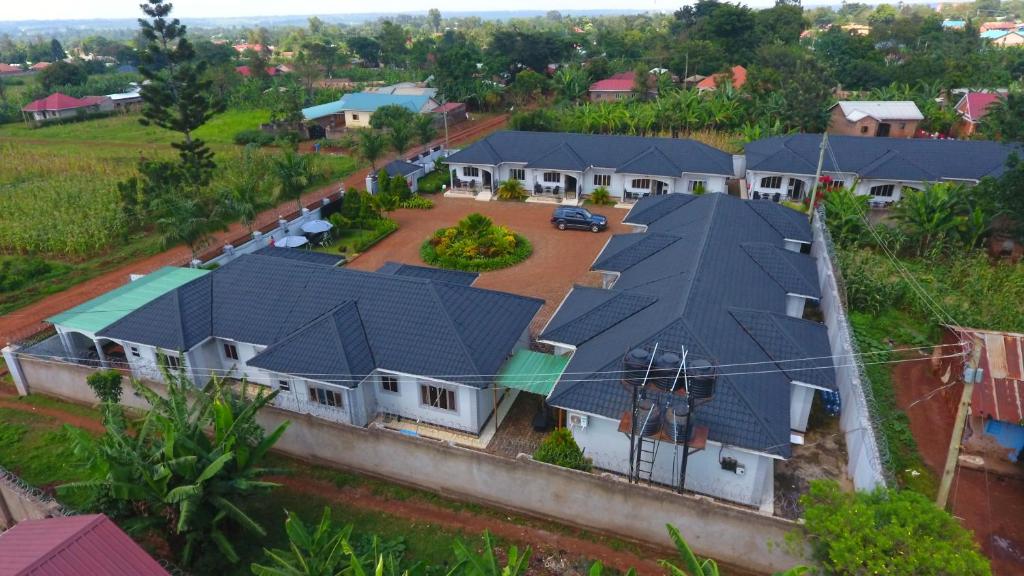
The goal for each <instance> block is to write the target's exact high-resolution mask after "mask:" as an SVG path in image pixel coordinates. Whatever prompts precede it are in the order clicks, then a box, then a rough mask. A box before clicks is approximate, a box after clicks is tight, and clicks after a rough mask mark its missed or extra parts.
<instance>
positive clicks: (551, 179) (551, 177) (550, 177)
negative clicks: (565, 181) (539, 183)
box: [541, 172, 562, 184]
mask: <svg viewBox="0 0 1024 576" xmlns="http://www.w3.org/2000/svg"><path fill="white" fill-rule="evenodd" d="M541 178H542V179H543V180H544V183H545V184H561V183H562V173H561V172H545V173H544V175H543V176H542V177H541Z"/></svg>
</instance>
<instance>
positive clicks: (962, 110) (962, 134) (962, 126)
mask: <svg viewBox="0 0 1024 576" xmlns="http://www.w3.org/2000/svg"><path fill="white" fill-rule="evenodd" d="M999 97H1000V96H999V94H997V93H995V92H968V93H967V94H964V97H963V98H961V99H960V102H957V105H956V112H957V114H959V115H960V121H959V122H957V124H956V126H954V127H953V132H954V133H955V134H956V136H957V137H959V138H967V137H968V136H970V135H972V134H974V132H975V130H977V128H978V124H979V123H981V119H982V118H984V117H985V114H986V113H988V107H989V106H991V105H992V104H995V103H996V102H997V101H998V100H999Z"/></svg>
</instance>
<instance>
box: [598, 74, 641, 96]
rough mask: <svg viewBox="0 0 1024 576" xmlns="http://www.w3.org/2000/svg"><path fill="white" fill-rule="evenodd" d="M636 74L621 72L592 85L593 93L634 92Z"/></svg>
mask: <svg viewBox="0 0 1024 576" xmlns="http://www.w3.org/2000/svg"><path fill="white" fill-rule="evenodd" d="M635 82H636V72H620V73H618V74H616V75H614V76H612V77H611V78H605V79H604V80H598V81H597V82H594V83H593V84H591V85H590V91H591V92H632V91H633V84H634V83H635Z"/></svg>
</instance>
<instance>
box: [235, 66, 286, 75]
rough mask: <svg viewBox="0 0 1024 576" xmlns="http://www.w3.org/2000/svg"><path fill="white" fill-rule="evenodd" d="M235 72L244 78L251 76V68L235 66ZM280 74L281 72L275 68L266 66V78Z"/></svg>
mask: <svg viewBox="0 0 1024 576" xmlns="http://www.w3.org/2000/svg"><path fill="white" fill-rule="evenodd" d="M235 71H237V72H238V73H239V74H241V75H242V76H245V77H246V78H248V77H250V76H252V68H250V67H248V66H236V67H235ZM280 73H281V71H280V70H278V69H277V68H275V67H273V66H267V76H277V75H278V74H280Z"/></svg>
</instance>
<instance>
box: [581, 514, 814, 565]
mask: <svg viewBox="0 0 1024 576" xmlns="http://www.w3.org/2000/svg"><path fill="white" fill-rule="evenodd" d="M665 527H666V528H668V535H669V537H671V538H672V542H673V543H674V544H675V545H676V550H677V551H678V552H679V561H680V563H681V564H682V566H681V567H680V566H677V565H675V564H673V563H672V562H670V561H668V560H659V561H658V564H660V565H661V566H662V567H663V568H665V570H667V571H668V573H669V576H718V575H719V571H718V564H717V563H716V562H715V561H714V560H712V559H710V558H703V559H701V558H698V557H697V555H696V554H694V553H693V550H691V549H690V545H689V544H687V543H686V540H685V539H684V538H683V535H682V534H680V532H679V529H678V528H676V527H675V526H673V525H671V524H666V525H665ZM810 572H811V569H810V568H808V567H807V566H794V567H792V568H790V569H788V570H785V571H783V572H776V573H775V574H774V575H773V576H802V575H804V574H809V573H810ZM591 576H594V575H593V574H591Z"/></svg>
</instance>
